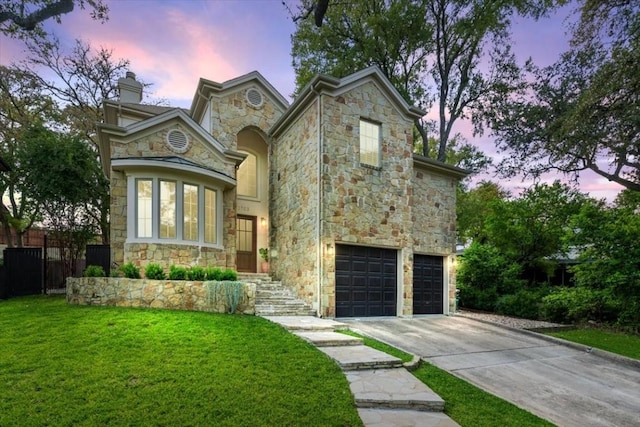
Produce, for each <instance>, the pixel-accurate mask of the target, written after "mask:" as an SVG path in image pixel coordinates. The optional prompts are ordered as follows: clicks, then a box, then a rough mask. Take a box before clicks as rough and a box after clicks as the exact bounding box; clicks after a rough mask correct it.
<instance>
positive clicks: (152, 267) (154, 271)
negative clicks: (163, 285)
mask: <svg viewBox="0 0 640 427" xmlns="http://www.w3.org/2000/svg"><path fill="white" fill-rule="evenodd" d="M144 275H145V277H146V278H147V279H151V280H164V279H165V278H166V277H167V275H166V274H165V273H164V269H163V268H162V267H161V266H160V265H159V264H156V263H153V262H152V263H151V264H147V267H146V268H145V270H144Z"/></svg>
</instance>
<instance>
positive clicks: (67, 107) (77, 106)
mask: <svg viewBox="0 0 640 427" xmlns="http://www.w3.org/2000/svg"><path fill="white" fill-rule="evenodd" d="M27 46H28V50H29V53H30V55H29V58H28V59H27V60H26V62H25V63H24V64H23V65H22V69H23V70H28V69H46V70H48V71H51V72H53V74H54V76H55V77H56V79H55V80H47V79H45V78H43V77H41V76H40V75H38V76H37V79H38V83H39V85H40V86H41V87H42V88H43V89H42V90H43V91H44V92H45V93H47V94H48V95H49V96H50V97H51V98H52V99H55V100H57V101H58V102H59V103H60V104H61V105H62V106H63V114H64V122H65V124H66V125H67V128H68V131H69V132H70V133H73V134H74V135H81V136H82V138H83V139H84V141H85V142H86V143H87V144H88V145H89V146H90V147H92V148H93V155H92V159H94V160H95V161H96V162H97V163H98V164H99V162H100V159H99V151H98V140H97V133H96V124H97V123H99V122H102V121H103V108H102V104H103V102H104V101H106V100H112V99H117V97H118V88H117V82H118V79H119V78H121V77H124V75H125V73H126V71H127V69H128V68H129V61H128V60H124V59H117V60H116V59H115V58H114V57H113V51H112V50H107V49H104V48H100V49H98V50H97V51H94V50H93V49H92V47H91V45H90V44H88V43H84V42H82V41H80V40H76V44H75V46H74V48H73V50H72V51H71V53H69V54H65V53H64V52H63V51H62V50H61V48H60V43H59V41H58V40H57V39H55V38H53V39H52V41H51V42H46V43H41V42H37V41H29V42H28V43H27ZM101 190H102V192H101V193H94V196H95V199H94V203H95V204H96V206H99V210H97V211H95V210H89V211H88V212H89V213H90V214H91V215H97V216H96V218H94V219H95V220H96V221H98V223H99V224H100V229H101V235H102V240H103V243H105V244H106V243H109V204H110V199H109V187H108V185H107V186H102V187H101Z"/></svg>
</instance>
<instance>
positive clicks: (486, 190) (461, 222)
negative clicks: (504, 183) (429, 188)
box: [456, 181, 509, 243]
mask: <svg viewBox="0 0 640 427" xmlns="http://www.w3.org/2000/svg"><path fill="white" fill-rule="evenodd" d="M508 196H509V193H508V192H507V191H506V190H504V189H503V188H502V187H500V185H499V184H496V183H494V182H491V181H482V182H480V183H479V184H478V185H477V186H476V187H475V188H473V189H471V190H469V191H464V189H459V190H458V195H457V202H458V203H457V205H456V210H457V217H458V218H457V220H458V221H457V226H458V227H457V229H458V241H459V242H461V243H468V242H477V243H485V242H486V241H487V239H488V235H487V230H486V222H487V218H489V216H491V215H493V214H494V210H493V205H494V203H496V202H497V201H501V200H506V199H507V197H508Z"/></svg>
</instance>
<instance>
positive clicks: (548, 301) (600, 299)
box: [541, 286, 621, 323]
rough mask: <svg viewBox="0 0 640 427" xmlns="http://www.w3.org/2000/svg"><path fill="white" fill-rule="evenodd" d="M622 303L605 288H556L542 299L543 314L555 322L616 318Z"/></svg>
mask: <svg viewBox="0 0 640 427" xmlns="http://www.w3.org/2000/svg"><path fill="white" fill-rule="evenodd" d="M620 305H621V304H620V303H619V301H616V300H615V299H614V298H612V297H611V296H610V295H609V294H608V293H607V292H606V291H604V290H597V289H588V288H585V287H581V286H578V287H575V288H556V289H554V290H553V291H552V292H551V293H550V294H549V295H547V296H546V297H544V298H543V299H542V309H541V314H542V317H543V318H544V319H546V320H550V321H553V322H569V323H573V322H584V321H587V320H598V321H609V320H614V319H615V318H616V316H617V312H618V310H619V309H620Z"/></svg>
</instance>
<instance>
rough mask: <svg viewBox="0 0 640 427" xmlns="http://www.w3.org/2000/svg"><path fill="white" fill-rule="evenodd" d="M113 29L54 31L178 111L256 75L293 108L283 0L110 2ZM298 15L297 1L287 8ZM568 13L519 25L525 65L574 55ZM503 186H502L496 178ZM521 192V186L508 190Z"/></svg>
mask: <svg viewBox="0 0 640 427" xmlns="http://www.w3.org/2000/svg"><path fill="white" fill-rule="evenodd" d="M105 2H106V3H107V4H108V5H109V9H110V13H109V21H108V22H107V23H105V24H100V23H98V22H96V21H93V20H91V19H90V17H89V13H88V12H87V11H86V10H80V9H78V8H77V9H76V10H75V11H74V12H72V13H70V14H68V15H64V16H63V17H62V24H61V25H59V24H56V23H55V22H53V21H49V22H47V23H46V28H47V29H48V30H50V31H52V32H53V33H55V34H56V35H57V36H58V37H59V38H60V40H61V41H62V44H63V45H66V46H69V47H70V46H72V45H73V43H74V40H75V39H81V40H83V41H88V42H90V43H91V45H92V46H94V47H96V48H98V47H106V48H109V49H113V52H114V57H115V58H124V59H129V60H130V61H131V71H133V72H135V73H136V75H137V76H138V77H139V78H140V79H142V80H143V81H144V82H146V83H151V84H153V86H152V88H151V91H152V92H153V93H151V94H147V95H149V96H150V97H153V98H164V99H167V100H168V101H169V103H170V105H171V106H175V107H186V108H188V107H189V106H190V104H191V99H192V98H193V95H194V91H195V88H196V85H197V82H198V79H199V78H200V77H204V78H207V79H209V80H213V81H217V82H224V81H226V80H229V79H232V78H234V77H237V76H240V75H243V74H246V73H248V72H251V71H253V70H257V71H259V72H260V73H261V74H262V75H263V76H264V77H265V78H266V79H267V80H268V81H269V82H270V83H271V84H272V85H273V86H274V87H275V88H276V89H277V90H278V91H279V92H280V93H281V94H282V95H283V96H284V97H285V98H287V99H289V100H291V94H292V93H293V90H294V79H295V76H294V72H293V68H292V66H291V55H290V53H291V35H292V34H293V32H294V29H295V26H294V23H293V21H292V19H291V15H290V13H289V11H288V10H287V8H286V7H285V6H283V4H282V1H281V0H110V1H109V0H106V1H105ZM285 2H286V3H287V4H288V5H289V7H290V9H291V10H294V11H295V10H296V7H297V4H298V3H297V0H285ZM571 11H572V8H571V7H567V8H564V9H562V10H561V11H559V12H558V13H557V14H554V16H552V17H550V18H546V19H542V20H540V21H537V22H535V21H533V20H524V19H518V20H516V22H515V24H514V25H513V29H512V40H513V48H514V50H515V51H516V53H517V55H518V59H519V60H520V61H522V62H524V61H525V60H526V59H527V58H528V57H532V58H533V60H534V62H535V63H536V64H538V65H549V64H551V63H553V62H554V61H555V60H556V59H557V58H558V56H559V54H560V53H561V52H563V51H565V50H567V49H568V40H567V39H568V38H567V36H566V25H565V21H566V20H567V19H569V20H570V19H572V16H573V15H572V14H571ZM24 55H25V54H24V48H23V46H22V44H21V42H20V41H18V40H12V39H8V38H7V37H6V36H3V35H0V64H2V65H9V64H11V63H12V62H15V61H20V60H21V59H22V58H24ZM455 130H456V131H458V132H461V133H462V134H463V135H464V136H465V137H466V138H467V139H468V140H469V141H470V142H473V143H475V144H477V145H478V146H480V147H481V148H482V149H483V151H485V152H486V153H487V154H491V155H494V153H495V149H494V147H493V144H492V142H491V139H490V138H489V137H488V136H486V135H485V136H484V137H482V138H474V137H473V136H472V135H471V133H470V126H469V125H468V124H465V123H460V125H459V126H457V129H455ZM489 178H491V179H494V180H497V179H496V178H492V177H489ZM502 184H503V185H504V186H505V187H508V188H513V189H517V188H518V187H524V186H527V185H528V183H523V182H521V181H520V179H514V180H512V181H511V182H502ZM580 184H581V185H580V188H581V190H582V191H584V192H589V193H590V194H591V195H592V196H594V197H606V198H608V199H612V198H613V197H614V196H615V194H616V193H617V191H618V190H619V188H620V187H619V186H617V185H615V184H612V183H609V182H607V181H606V180H605V179H603V178H599V177H597V176H595V175H594V174H584V175H583V177H581V180H580Z"/></svg>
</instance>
